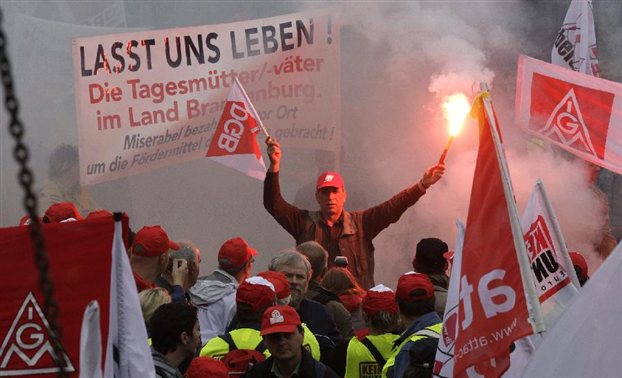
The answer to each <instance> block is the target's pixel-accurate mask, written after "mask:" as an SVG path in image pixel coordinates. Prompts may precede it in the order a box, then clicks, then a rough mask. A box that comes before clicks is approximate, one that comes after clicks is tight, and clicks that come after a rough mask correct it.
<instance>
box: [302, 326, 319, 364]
mask: <svg viewBox="0 0 622 378" xmlns="http://www.w3.org/2000/svg"><path fill="white" fill-rule="evenodd" d="M302 328H304V330H305V335H304V338H303V339H302V346H303V347H305V349H306V350H307V352H309V353H311V357H313V359H315V360H317V361H319V360H320V343H318V342H317V338H316V337H315V335H314V334H313V332H311V330H310V329H309V327H307V325H306V324H304V323H302Z"/></svg>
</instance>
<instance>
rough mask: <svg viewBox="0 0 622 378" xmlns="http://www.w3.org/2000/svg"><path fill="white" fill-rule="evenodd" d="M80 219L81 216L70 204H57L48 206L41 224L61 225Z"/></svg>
mask: <svg viewBox="0 0 622 378" xmlns="http://www.w3.org/2000/svg"><path fill="white" fill-rule="evenodd" d="M80 219H82V215H80V212H79V211H78V208H76V205H74V204H73V203H71V202H58V203H54V204H52V205H50V207H48V208H47V210H45V214H43V223H61V222H67V221H75V220H80Z"/></svg>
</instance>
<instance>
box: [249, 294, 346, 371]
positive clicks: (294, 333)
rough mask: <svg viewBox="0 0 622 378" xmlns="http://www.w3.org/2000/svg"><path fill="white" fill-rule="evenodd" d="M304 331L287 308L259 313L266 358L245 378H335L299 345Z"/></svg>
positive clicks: (292, 309)
mask: <svg viewBox="0 0 622 378" xmlns="http://www.w3.org/2000/svg"><path fill="white" fill-rule="evenodd" d="M304 332H305V331H304V329H303V327H302V325H301V321H300V316H299V315H298V313H297V312H296V310H295V309H294V308H292V307H291V306H273V307H269V308H268V309H267V310H266V311H265V312H264V314H263V318H262V322H261V335H262V336H263V338H264V342H265V344H266V347H267V348H268V350H269V351H270V354H271V356H270V358H268V359H267V360H265V361H264V362H261V363H259V364H257V365H255V366H253V367H252V368H251V369H250V370H249V371H248V373H247V375H246V376H247V377H253V378H255V377H275V376H276V377H330V378H332V377H338V375H337V374H335V372H334V371H332V370H331V369H330V368H328V367H327V366H326V365H324V364H323V363H321V362H319V361H316V360H314V359H313V358H312V357H311V356H310V355H309V353H308V352H307V350H306V349H305V348H304V347H303V346H302V343H303V338H304Z"/></svg>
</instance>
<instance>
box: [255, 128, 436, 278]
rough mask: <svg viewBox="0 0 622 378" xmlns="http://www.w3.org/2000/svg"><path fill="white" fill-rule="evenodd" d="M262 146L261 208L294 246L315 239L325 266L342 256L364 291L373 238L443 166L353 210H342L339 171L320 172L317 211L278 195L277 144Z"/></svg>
mask: <svg viewBox="0 0 622 378" xmlns="http://www.w3.org/2000/svg"><path fill="white" fill-rule="evenodd" d="M266 145H267V146H268V156H269V157H270V168H269V169H268V173H267V174H266V180H265V181H264V199H263V201H264V207H265V208H266V210H268V212H269V213H270V214H271V215H272V216H273V217H274V219H276V221H277V222H279V224H280V225H281V226H282V227H283V228H284V229H285V230H286V231H287V232H289V233H290V235H292V236H293V237H294V239H296V245H298V244H301V243H304V242H306V241H309V240H315V241H316V242H318V243H320V244H321V245H322V247H324V248H325V249H326V250H327V251H328V253H329V259H328V263H329V268H330V267H332V265H333V261H334V259H335V257H336V256H344V257H346V258H347V259H348V261H349V264H348V270H350V272H351V273H352V274H353V275H354V277H356V279H357V280H358V282H359V284H360V285H361V286H362V287H363V288H365V289H369V288H371V287H372V286H374V265H375V264H374V245H373V244H372V240H373V238H375V237H376V235H378V234H379V233H380V231H382V230H384V229H385V228H387V227H388V226H389V225H390V224H391V223H395V222H397V221H398V219H399V218H400V216H401V215H402V214H403V213H404V212H405V211H406V210H407V209H408V208H409V207H411V206H412V205H414V204H415V202H417V200H418V199H419V198H420V197H421V196H423V195H424V194H425V192H426V190H427V189H428V188H429V187H430V186H432V185H433V184H434V183H436V182H437V181H438V180H440V178H441V177H442V176H443V173H444V172H445V165H444V164H437V165H435V166H432V167H430V168H428V169H427V170H426V171H425V173H424V174H423V177H422V178H421V180H419V181H418V182H417V184H415V185H413V186H411V187H410V188H407V189H405V190H403V191H401V192H400V193H398V194H396V195H395V196H393V197H392V198H390V199H389V200H387V201H385V202H383V203H381V204H379V205H377V206H374V207H371V208H369V209H366V210H362V211H353V212H349V211H346V210H345V209H344V204H345V202H346V199H347V193H346V188H345V184H344V182H343V179H342V178H341V175H339V173H336V172H325V173H323V174H321V175H320V177H318V180H317V183H316V192H315V199H316V201H317V202H318V204H319V205H320V211H308V210H302V209H299V208H297V207H295V206H293V205H291V204H290V203H288V202H287V201H285V199H284V198H283V196H282V195H281V189H280V184H279V168H280V162H281V146H280V144H279V143H278V142H277V141H276V140H274V139H272V138H268V139H266Z"/></svg>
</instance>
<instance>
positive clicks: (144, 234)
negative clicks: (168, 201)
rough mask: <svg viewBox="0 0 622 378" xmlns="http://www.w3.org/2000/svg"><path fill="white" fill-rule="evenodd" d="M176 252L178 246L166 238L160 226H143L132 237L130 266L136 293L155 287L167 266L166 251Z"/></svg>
mask: <svg viewBox="0 0 622 378" xmlns="http://www.w3.org/2000/svg"><path fill="white" fill-rule="evenodd" d="M170 249H173V250H177V249H179V245H177V243H175V242H173V241H172V240H170V239H169V238H168V235H167V234H166V231H164V230H163V229H162V227H160V226H145V227H143V228H141V229H140V230H139V231H138V232H137V233H136V235H135V236H134V241H133V243H132V245H131V246H130V250H129V252H130V265H131V266H132V272H133V273H134V280H135V281H136V287H137V288H138V291H139V292H140V291H143V290H145V289H149V288H152V287H155V284H154V282H155V280H156V279H157V278H158V277H160V275H161V274H162V272H164V270H165V269H166V266H167V264H168V251H169V250H170Z"/></svg>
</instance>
